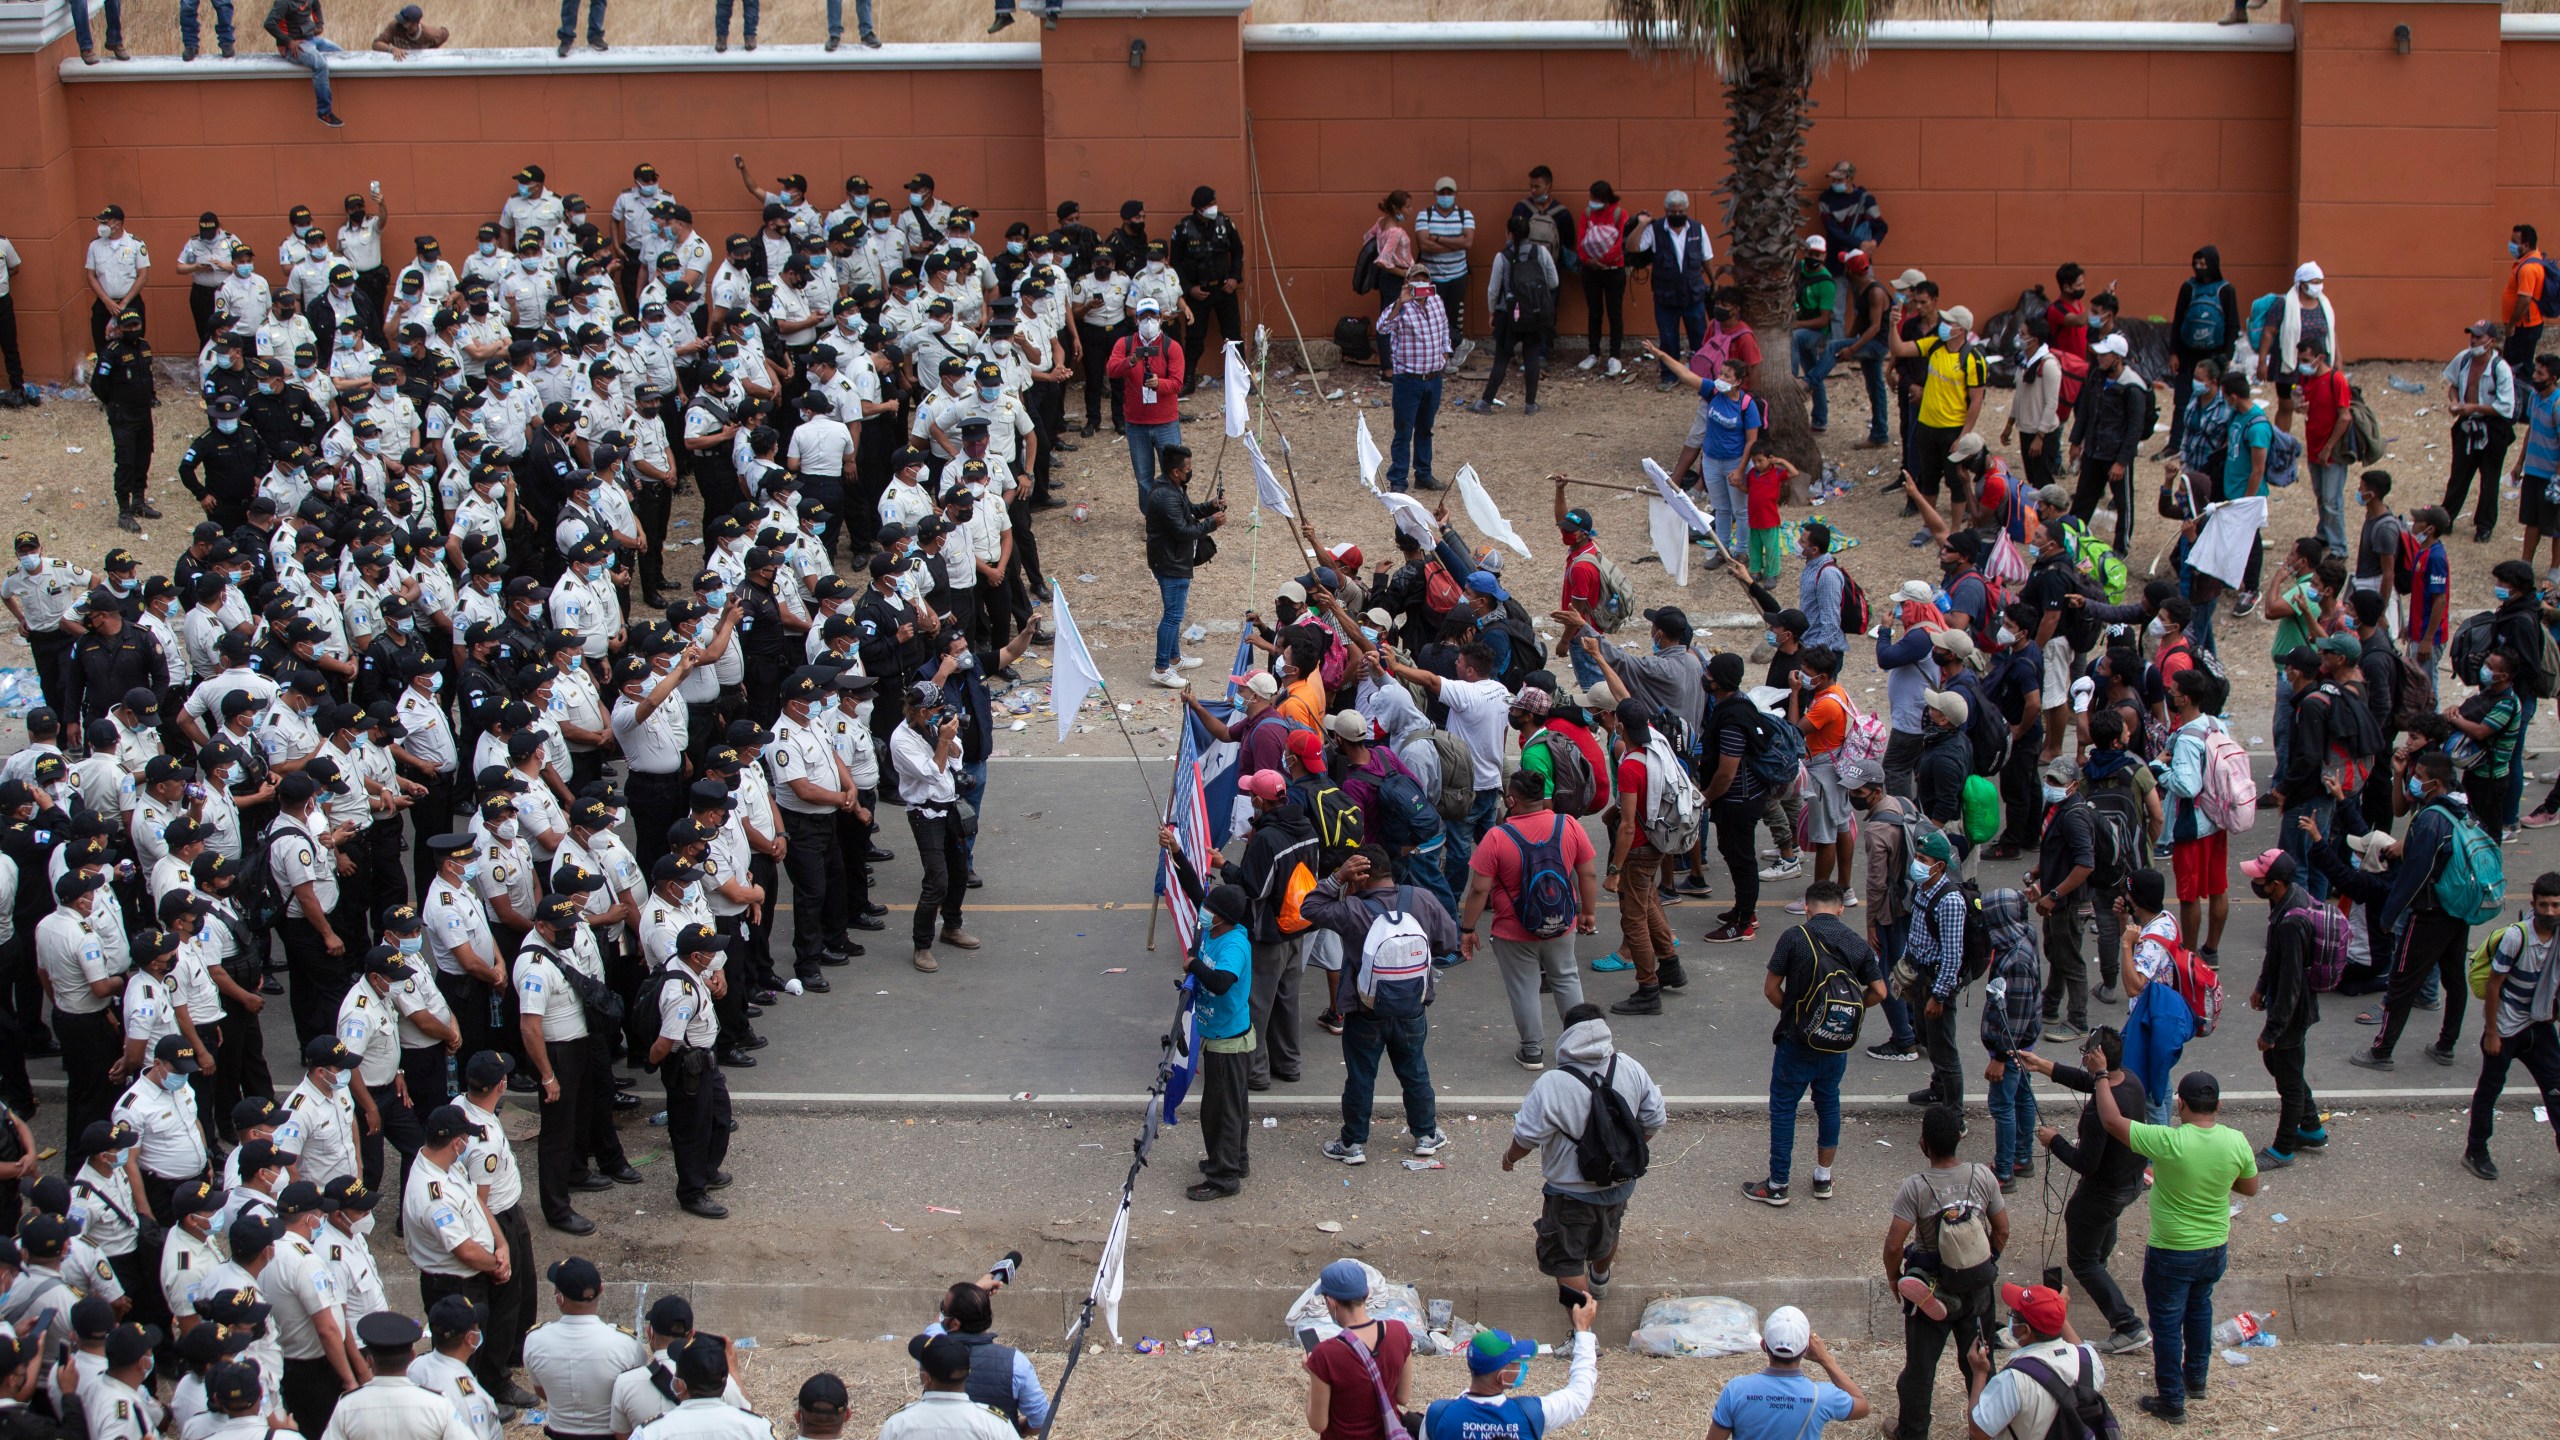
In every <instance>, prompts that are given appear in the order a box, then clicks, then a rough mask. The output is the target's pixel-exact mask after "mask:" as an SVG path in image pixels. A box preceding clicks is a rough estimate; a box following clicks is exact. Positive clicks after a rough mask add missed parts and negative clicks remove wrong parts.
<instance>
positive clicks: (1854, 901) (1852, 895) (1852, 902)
mask: <svg viewBox="0 0 2560 1440" xmlns="http://www.w3.org/2000/svg"><path fill="white" fill-rule="evenodd" d="M1860 903H1861V902H1860V901H1859V899H1858V892H1857V891H1855V890H1852V891H1850V892H1849V900H1848V908H1850V909H1852V910H1855V909H1857V908H1858V906H1859V904H1860Z"/></svg>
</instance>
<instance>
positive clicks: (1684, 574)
mask: <svg viewBox="0 0 2560 1440" xmlns="http://www.w3.org/2000/svg"><path fill="white" fill-rule="evenodd" d="M1644 507H1645V518H1646V519H1647V521H1648V522H1649V523H1650V525H1651V528H1652V534H1653V553H1654V554H1656V555H1659V556H1661V557H1662V569H1663V572H1664V573H1665V574H1667V575H1669V576H1670V577H1671V583H1672V584H1674V585H1677V586H1680V587H1681V588H1683V589H1686V588H1688V584H1689V522H1688V521H1686V520H1684V519H1682V518H1680V512H1679V511H1677V510H1674V509H1672V508H1671V507H1670V506H1668V505H1666V504H1664V503H1662V497H1661V496H1659V495H1647V496H1646V497H1644Z"/></svg>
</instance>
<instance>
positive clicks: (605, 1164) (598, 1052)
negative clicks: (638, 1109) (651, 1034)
mask: <svg viewBox="0 0 2560 1440" xmlns="http://www.w3.org/2000/svg"><path fill="white" fill-rule="evenodd" d="M586 1059H587V1084H586V1089H585V1091H584V1092H582V1093H581V1094H580V1096H579V1105H578V1134H577V1137H576V1141H575V1144H576V1146H577V1148H576V1150H575V1151H574V1152H573V1155H572V1158H574V1159H576V1160H577V1161H578V1162H579V1164H578V1165H576V1166H574V1167H572V1169H573V1172H576V1173H583V1172H584V1170H585V1166H586V1163H587V1162H590V1161H592V1162H593V1163H594V1165H595V1168H596V1170H597V1171H598V1173H600V1174H605V1175H619V1174H621V1173H622V1172H623V1171H625V1170H628V1169H630V1168H631V1161H630V1160H629V1159H627V1158H625V1157H624V1155H623V1153H622V1135H621V1133H620V1132H619V1131H617V1130H615V1129H614V1128H613V1092H614V1080H613V1037H612V1036H610V1035H603V1034H597V1033H595V1032H593V1031H590V1032H589V1033H588V1035H587V1056H586ZM551 1063H552V1064H554V1065H558V1064H559V1063H560V1062H559V1061H558V1060H556V1059H555V1060H553V1061H552V1062H551Z"/></svg>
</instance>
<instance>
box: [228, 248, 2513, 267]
mask: <svg viewBox="0 0 2560 1440" xmlns="http://www.w3.org/2000/svg"><path fill="white" fill-rule="evenodd" d="M2507 258H2508V259H2510V260H2521V259H2523V258H2524V247H2523V246H2522V245H2519V244H2517V243H2516V242H2514V241H2513V240H2510V241H2508V242H2507ZM243 273H244V274H245V273H246V272H245V271H244V272H243Z"/></svg>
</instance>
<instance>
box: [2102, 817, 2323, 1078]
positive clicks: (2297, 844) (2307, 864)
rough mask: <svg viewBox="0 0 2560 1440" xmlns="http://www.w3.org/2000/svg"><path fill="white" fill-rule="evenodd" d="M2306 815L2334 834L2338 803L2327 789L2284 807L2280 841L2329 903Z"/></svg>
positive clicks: (2314, 889)
mask: <svg viewBox="0 0 2560 1440" xmlns="http://www.w3.org/2000/svg"><path fill="white" fill-rule="evenodd" d="M2305 815H2308V816H2310V817H2311V818H2313V819H2315V820H2317V821H2319V822H2320V833H2322V834H2324V835H2326V834H2331V833H2334V832H2333V831H2332V830H2331V828H2330V827H2331V826H2332V824H2333V823H2334V822H2335V821H2336V819H2337V815H2338V802H2337V800H2336V798H2335V797H2333V796H2331V795H2330V794H2329V793H2328V792H2327V791H2325V790H2324V791H2322V792H2321V793H2320V796H2319V798H2318V799H2316V800H2309V801H2305V802H2304V803H2302V804H2300V805H2287V806H2286V807H2284V817H2283V818H2284V830H2283V832H2282V834H2281V835H2280V836H2279V837H2278V839H2277V843H2278V844H2280V845H2282V846H2283V847H2284V851H2285V853H2286V854H2288V855H2291V856H2292V857H2293V867H2294V872H2295V873H2296V874H2298V875H2300V876H2301V877H2302V883H2303V885H2304V887H2305V888H2306V889H2308V890H2309V891H2310V892H2311V898H2312V899H2314V900H2326V899H2328V898H2329V877H2328V876H2326V875H2323V874H2321V873H2320V872H2319V871H2318V870H2316V869H2314V868H2313V867H2312V864H2311V837H2310V836H2308V835H2305V834H2303V833H2302V827H2301V826H2299V825H2296V824H2294V823H2293V822H2294V821H2296V820H2298V819H2300V818H2302V817H2303V816H2305ZM2146 993H2148V992H2146ZM2157 1094H2158V1095H2159V1096H2160V1097H2162V1098H2164V1099H2165V1098H2166V1097H2167V1095H2168V1092H2167V1091H2165V1090H2163V1091H2159V1092H2157Z"/></svg>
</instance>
